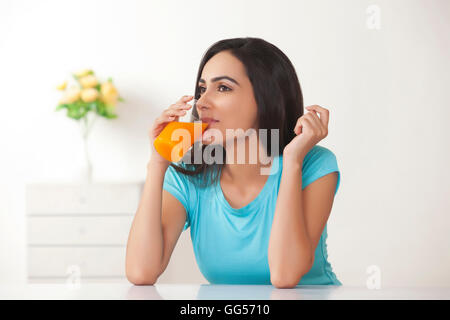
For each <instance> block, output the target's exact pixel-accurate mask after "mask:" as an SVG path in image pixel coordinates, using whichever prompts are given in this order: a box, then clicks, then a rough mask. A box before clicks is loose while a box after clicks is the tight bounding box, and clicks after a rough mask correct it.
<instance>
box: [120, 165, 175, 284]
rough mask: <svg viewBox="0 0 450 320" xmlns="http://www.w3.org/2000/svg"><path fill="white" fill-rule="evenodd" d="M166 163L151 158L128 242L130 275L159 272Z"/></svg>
mask: <svg viewBox="0 0 450 320" xmlns="http://www.w3.org/2000/svg"><path fill="white" fill-rule="evenodd" d="M166 170H167V165H165V164H161V163H158V162H156V161H152V160H150V162H149V163H148V165H147V177H146V180H145V184H144V188H143V191H142V195H141V200H140V202H139V206H138V209H137V211H136V214H135V217H134V219H133V223H132V226H131V230H130V234H129V237H128V243H127V253H126V271H127V276H129V278H134V279H141V280H138V281H142V279H153V281H156V277H158V276H159V272H160V268H161V263H162V257H163V248H164V247H163V233H162V225H161V212H162V186H163V183H164V175H165V172H166Z"/></svg>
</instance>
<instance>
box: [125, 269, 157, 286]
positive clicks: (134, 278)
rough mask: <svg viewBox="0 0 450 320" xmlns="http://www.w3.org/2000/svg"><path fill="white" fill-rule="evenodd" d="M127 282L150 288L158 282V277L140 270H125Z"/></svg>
mask: <svg viewBox="0 0 450 320" xmlns="http://www.w3.org/2000/svg"><path fill="white" fill-rule="evenodd" d="M126 276H127V280H128V281H129V282H131V283H132V284H134V285H137V286H152V285H154V284H155V283H156V281H157V280H158V276H156V275H154V274H150V273H148V272H144V271H142V270H133V271H131V270H127V271H126Z"/></svg>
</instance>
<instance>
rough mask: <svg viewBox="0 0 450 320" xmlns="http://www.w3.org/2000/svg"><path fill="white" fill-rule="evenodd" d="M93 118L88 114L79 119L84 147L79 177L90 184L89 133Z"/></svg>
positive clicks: (91, 169)
mask: <svg viewBox="0 0 450 320" xmlns="http://www.w3.org/2000/svg"><path fill="white" fill-rule="evenodd" d="M95 119H96V118H94V119H92V118H91V119H89V118H88V115H86V116H85V117H84V118H82V119H81V120H80V121H81V135H82V138H83V149H84V164H83V166H82V167H81V170H80V179H81V182H82V183H85V184H91V183H92V171H93V168H92V162H91V157H90V155H89V143H88V141H89V134H90V132H91V130H92V126H93V124H94V122H95Z"/></svg>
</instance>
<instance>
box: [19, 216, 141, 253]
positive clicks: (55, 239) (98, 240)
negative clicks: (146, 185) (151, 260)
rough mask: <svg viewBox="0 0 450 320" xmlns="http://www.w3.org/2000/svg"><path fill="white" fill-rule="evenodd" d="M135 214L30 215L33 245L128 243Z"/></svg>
mask: <svg viewBox="0 0 450 320" xmlns="http://www.w3.org/2000/svg"><path fill="white" fill-rule="evenodd" d="M133 217H134V216H133V215H126V216H101V217H72V216H53V217H33V216H30V217H28V218H27V236H28V241H27V242H28V244H29V245H87V244H89V245H123V246H124V245H126V243H127V240H128V234H129V232H130V228H131V223H132V221H133Z"/></svg>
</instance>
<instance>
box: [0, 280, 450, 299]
mask: <svg viewBox="0 0 450 320" xmlns="http://www.w3.org/2000/svg"><path fill="white" fill-rule="evenodd" d="M0 299H2V300H5V299H31V300H35V299H38V300H41V299H57V300H61V299H73V300H79V299H83V300H92V299H94V300H96V299H108V300H109V299H113V300H122V299H151V300H157V299H164V300H172V299H183V300H222V299H230V300H271V299H282V300H291V299H294V300H311V299H313V300H322V299H326V300H327V299H330V300H348V299H357V300H378V299H386V300H399V299H406V300H418V299H423V300H429V299H439V300H449V299H450V287H447V288H433V287H428V288H422V287H411V288H407V287H397V288H394V287H391V288H381V289H372V290H370V289H367V288H364V287H351V286H297V287H296V288H293V289H276V288H275V287H273V286H266V285H205V284H202V285H195V284H193V285H191V284H156V285H154V286H134V285H132V284H111V283H87V284H80V285H79V286H77V285H66V284H25V285H0Z"/></svg>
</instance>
